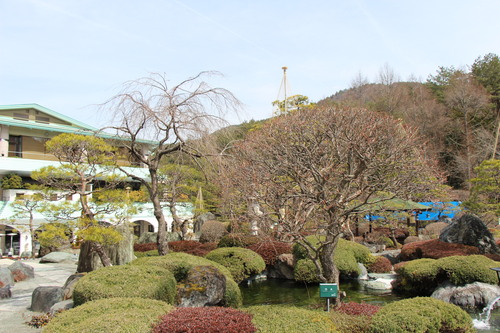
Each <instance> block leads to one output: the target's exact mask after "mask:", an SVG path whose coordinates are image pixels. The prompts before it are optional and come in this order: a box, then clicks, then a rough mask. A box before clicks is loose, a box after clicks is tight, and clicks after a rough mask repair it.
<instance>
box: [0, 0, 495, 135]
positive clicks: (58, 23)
mask: <svg viewBox="0 0 500 333" xmlns="http://www.w3.org/2000/svg"><path fill="white" fill-rule="evenodd" d="M498 13H500V1H498V0H489V1H488V0H474V1H472V0H453V1H448V0H446V1H441V0H432V1H427V0H405V1H403V0H354V1H340V0H330V1H327V0H325V1H314V0H309V1H296V0H288V1H281V0H276V1H275V0H253V1H237V0H233V1H230V0H142V1H138V0H0V104H19V103H38V104H41V105H43V106H45V107H47V108H49V109H52V110H54V111H57V112H60V113H63V114H66V115H68V116H70V117H74V118H76V119H78V120H80V121H83V122H86V123H88V124H90V125H94V126H97V127H100V126H104V125H105V124H104V122H105V119H106V115H103V114H97V108H96V107H95V106H94V105H95V104H99V103H102V102H104V101H105V100H107V99H108V98H110V97H111V96H113V95H114V94H116V93H117V92H118V90H119V88H120V87H121V85H122V83H123V82H125V81H127V80H133V79H137V78H139V77H143V76H146V75H148V73H149V72H160V73H165V74H166V75H167V77H169V78H170V79H171V81H172V82H173V83H175V82H179V81H180V80H182V79H185V78H187V77H190V76H193V75H195V74H197V73H198V72H200V71H203V70H215V71H219V72H221V73H223V74H224V77H223V78H220V79H216V80H215V81H214V84H215V85H217V86H221V87H224V88H227V89H229V90H230V91H232V92H233V93H234V94H235V95H236V96H237V97H238V98H239V99H240V100H241V101H242V103H243V105H244V106H243V111H242V113H241V115H240V118H236V117H232V116H231V117H229V120H230V121H231V122H232V123H237V122H240V121H242V120H249V119H263V118H267V117H269V116H270V115H271V113H272V107H271V102H272V101H273V100H275V99H276V98H277V96H278V91H279V87H280V83H281V78H282V70H281V67H282V66H288V68H289V70H288V78H289V82H290V86H291V93H293V94H302V95H307V96H309V98H310V99H311V100H313V101H317V100H320V99H322V98H324V97H327V96H330V95H332V94H333V93H335V92H336V91H338V90H341V89H345V88H348V87H349V86H350V84H351V81H352V80H353V78H354V77H355V76H356V75H357V74H358V73H362V74H363V75H364V76H366V77H367V78H368V79H369V80H370V81H375V80H376V77H377V74H378V72H379V71H380V69H381V68H382V67H383V66H384V65H385V64H387V65H388V66H390V67H391V68H392V69H393V70H394V71H395V73H396V74H398V75H399V76H400V77H401V79H402V80H405V79H407V78H408V77H410V75H413V76H414V77H416V78H417V79H420V80H425V79H426V78H427V77H428V75H429V74H433V73H435V71H436V70H437V68H438V66H451V65H454V66H455V67H460V66H466V65H470V64H472V63H473V62H474V60H475V59H476V58H477V57H479V56H483V55H485V54H487V53H490V52H492V53H496V54H500V20H499V19H498Z"/></svg>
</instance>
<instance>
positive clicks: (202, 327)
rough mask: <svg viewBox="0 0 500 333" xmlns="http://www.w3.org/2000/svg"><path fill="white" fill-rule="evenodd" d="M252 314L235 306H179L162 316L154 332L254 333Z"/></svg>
mask: <svg viewBox="0 0 500 333" xmlns="http://www.w3.org/2000/svg"><path fill="white" fill-rule="evenodd" d="M255 331H256V328H255V326H254V325H253V324H252V315H250V314H248V313H244V312H241V311H238V310H236V309H233V308H223V307H203V308H178V309H177V310H174V311H172V312H169V313H167V314H166V315H164V316H163V317H161V319H160V321H159V322H158V323H157V324H156V326H154V327H153V333H167V332H168V333H220V332H225V333H253V332H255Z"/></svg>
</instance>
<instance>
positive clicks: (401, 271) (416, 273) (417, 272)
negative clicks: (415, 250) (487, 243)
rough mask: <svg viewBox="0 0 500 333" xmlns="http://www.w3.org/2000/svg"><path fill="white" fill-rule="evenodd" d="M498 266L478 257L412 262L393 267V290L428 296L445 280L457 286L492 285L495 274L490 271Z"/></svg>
mask: <svg viewBox="0 0 500 333" xmlns="http://www.w3.org/2000/svg"><path fill="white" fill-rule="evenodd" d="M499 265H500V263H499V262H495V261H493V260H491V259H489V258H487V257H485V256H482V255H471V256H454V257H445V258H441V259H418V260H413V261H410V262H407V263H405V264H404V265H399V266H396V268H395V269H396V273H398V278H397V280H396V285H395V289H399V290H402V291H406V292H410V293H412V294H415V295H430V294H431V293H432V292H433V291H434V289H435V288H436V287H437V286H438V285H439V284H440V283H442V282H444V281H446V280H449V281H450V282H451V283H452V284H454V285H457V286H463V285H466V284H469V283H473V282H476V281H477V282H483V283H488V284H496V283H497V276H496V273H495V272H494V271H492V270H491V269H490V268H492V267H498V266H499Z"/></svg>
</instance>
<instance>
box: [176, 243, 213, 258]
mask: <svg viewBox="0 0 500 333" xmlns="http://www.w3.org/2000/svg"><path fill="white" fill-rule="evenodd" d="M168 247H169V249H170V250H172V251H174V252H184V253H188V254H192V255H194V256H199V257H204V256H205V255H206V254H207V253H208V252H210V251H212V250H215V249H216V248H217V243H201V242H197V241H194V240H183V241H175V242H169V243H168Z"/></svg>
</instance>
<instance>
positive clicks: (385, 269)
mask: <svg viewBox="0 0 500 333" xmlns="http://www.w3.org/2000/svg"><path fill="white" fill-rule="evenodd" d="M367 269H368V272H370V273H389V272H390V271H391V270H392V264H391V261H390V260H389V259H387V258H386V257H382V256H377V257H376V259H375V261H374V262H372V263H371V264H369V265H368V267H367Z"/></svg>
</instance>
